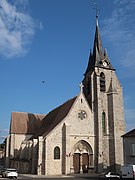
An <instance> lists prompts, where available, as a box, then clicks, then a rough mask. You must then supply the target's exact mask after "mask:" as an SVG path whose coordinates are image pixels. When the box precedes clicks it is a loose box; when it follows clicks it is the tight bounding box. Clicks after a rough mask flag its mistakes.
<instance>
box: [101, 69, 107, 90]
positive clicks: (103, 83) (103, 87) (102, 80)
mask: <svg viewBox="0 0 135 180" xmlns="http://www.w3.org/2000/svg"><path fill="white" fill-rule="evenodd" d="M105 90H106V87H105V75H104V73H103V72H101V74H100V91H102V92H105Z"/></svg>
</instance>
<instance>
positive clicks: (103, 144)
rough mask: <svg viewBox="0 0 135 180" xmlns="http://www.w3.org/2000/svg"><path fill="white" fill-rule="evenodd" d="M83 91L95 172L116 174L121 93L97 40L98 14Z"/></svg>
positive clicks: (120, 154)
mask: <svg viewBox="0 0 135 180" xmlns="http://www.w3.org/2000/svg"><path fill="white" fill-rule="evenodd" d="M82 82H83V85H84V87H83V92H84V94H85V96H86V99H87V101H88V103H89V105H90V108H91V109H92V112H93V115H94V132H95V151H94V152H95V154H94V167H95V171H96V172H103V171H106V170H111V171H114V172H118V171H119V168H120V165H121V164H122V163H123V145H122V138H121V136H122V135H123V134H124V133H125V121H124V106H123V92H122V87H121V84H120V82H119V80H118V78H117V76H116V73H115V69H114V68H113V66H112V64H111V62H110V60H109V57H108V54H107V50H106V49H104V48H103V46H102V41H101V38H100V32H99V25H98V15H96V29H95V37H94V45H93V50H91V51H90V56H89V61H88V66H87V68H86V71H85V73H84V79H83V81H82Z"/></svg>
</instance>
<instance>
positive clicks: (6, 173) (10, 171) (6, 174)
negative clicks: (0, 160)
mask: <svg viewBox="0 0 135 180" xmlns="http://www.w3.org/2000/svg"><path fill="white" fill-rule="evenodd" d="M2 177H10V178H11V177H12V178H17V177H18V173H17V170H16V169H12V168H5V169H4V170H3V171H2Z"/></svg>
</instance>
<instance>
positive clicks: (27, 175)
mask: <svg viewBox="0 0 135 180" xmlns="http://www.w3.org/2000/svg"><path fill="white" fill-rule="evenodd" d="M19 177H28V178H73V177H99V175H98V174H95V173H91V174H88V173H85V174H69V175H64V174H63V175H36V174H19Z"/></svg>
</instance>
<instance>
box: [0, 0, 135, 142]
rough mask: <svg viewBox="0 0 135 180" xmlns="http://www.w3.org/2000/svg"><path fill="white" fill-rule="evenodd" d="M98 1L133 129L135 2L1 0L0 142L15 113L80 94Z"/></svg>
mask: <svg viewBox="0 0 135 180" xmlns="http://www.w3.org/2000/svg"><path fill="white" fill-rule="evenodd" d="M95 3H97V5H98V9H99V11H98V14H99V29H100V34H101V39H102V44H103V47H104V48H106V49H107V52H108V56H109V59H110V61H111V64H112V65H113V67H115V69H116V74H117V76H118V78H119V80H120V82H121V85H122V87H123V95H124V107H125V121H126V131H129V130H131V129H133V128H135V93H134V92H135V13H134V10H135V1H134V0H122V1H121V0H0V92H1V93H0V140H2V139H3V138H4V137H6V136H7V135H8V132H9V127H10V120H11V113H12V112H14V111H19V112H28V113H37V114H47V113H48V112H49V111H51V110H53V109H54V108H56V107H58V106H59V105H61V104H63V103H64V102H65V101H67V100H68V99H71V98H72V97H74V96H76V95H78V94H79V91H80V89H79V85H80V83H81V81H82V80H83V74H84V72H85V70H86V67H87V64H88V57H89V53H90V49H92V48H93V41H94V33H95V24H96V20H95V19H96V18H95V16H96V10H95Z"/></svg>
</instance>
